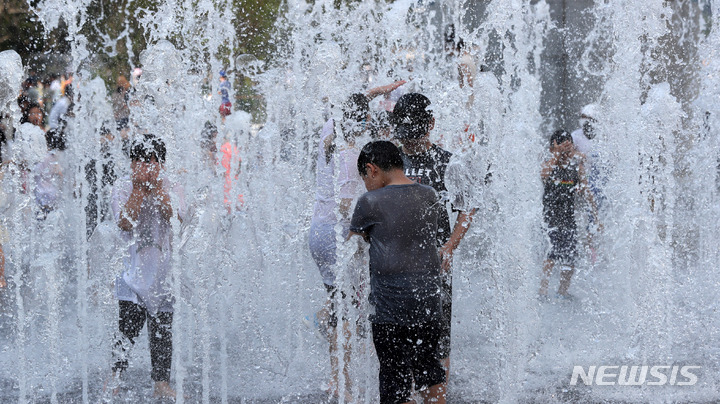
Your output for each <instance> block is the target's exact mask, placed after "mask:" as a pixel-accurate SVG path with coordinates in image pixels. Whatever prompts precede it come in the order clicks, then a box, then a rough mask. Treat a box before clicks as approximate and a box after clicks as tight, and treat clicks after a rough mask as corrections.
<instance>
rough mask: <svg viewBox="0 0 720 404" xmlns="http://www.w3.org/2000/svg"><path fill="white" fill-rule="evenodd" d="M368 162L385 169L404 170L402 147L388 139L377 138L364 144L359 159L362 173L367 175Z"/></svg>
mask: <svg viewBox="0 0 720 404" xmlns="http://www.w3.org/2000/svg"><path fill="white" fill-rule="evenodd" d="M368 163H370V164H375V165H376V166H378V167H379V168H380V169H381V170H383V171H390V170H393V169H400V170H402V169H403V167H404V166H403V161H402V156H401V155H400V149H398V148H397V146H395V144H393V143H392V142H388V141H387V140H376V141H374V142H370V143H368V144H366V145H365V146H363V148H362V150H360V155H359V156H358V161H357V167H358V172H359V173H360V175H362V176H365V175H367V167H365V166H366V165H367V164H368Z"/></svg>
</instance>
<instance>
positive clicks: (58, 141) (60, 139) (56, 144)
mask: <svg viewBox="0 0 720 404" xmlns="http://www.w3.org/2000/svg"><path fill="white" fill-rule="evenodd" d="M45 142H46V143H47V148H48V150H60V151H63V150H65V149H66V148H67V144H66V143H65V132H63V131H62V130H59V129H50V130H49V131H47V132H45Z"/></svg>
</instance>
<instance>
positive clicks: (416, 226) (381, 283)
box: [350, 141, 445, 403]
mask: <svg viewBox="0 0 720 404" xmlns="http://www.w3.org/2000/svg"><path fill="white" fill-rule="evenodd" d="M358 171H359V172H360V176H361V177H362V179H363V182H364V183H365V187H366V188H367V190H368V192H367V193H365V194H364V195H363V196H361V197H360V199H358V202H357V204H356V206H355V211H354V213H353V217H352V220H351V222H350V232H351V233H350V234H351V235H352V234H357V235H361V236H362V237H363V238H364V239H365V240H366V241H368V242H369V243H370V288H371V290H370V303H371V304H372V305H373V306H374V309H375V312H374V314H373V315H372V316H371V318H370V321H371V322H372V330H373V343H374V345H375V350H376V352H377V355H378V360H379V362H380V375H379V381H380V402H381V403H405V402H409V401H410V397H411V394H412V386H413V382H414V384H415V387H416V388H417V389H418V390H420V391H421V393H422V395H423V398H424V400H425V402H433V403H444V402H445V391H444V388H443V386H442V384H443V383H444V382H445V371H444V369H443V367H442V364H441V361H440V358H439V355H438V345H439V343H440V337H441V335H440V332H439V330H440V324H441V321H442V305H441V299H440V277H441V271H442V269H441V265H440V258H439V255H438V250H437V242H436V237H437V222H438V212H439V209H440V204H439V203H438V196H437V193H436V192H435V190H434V189H432V188H431V187H429V186H425V185H421V184H417V183H415V182H414V181H412V180H410V179H409V178H408V177H406V176H405V173H404V172H403V161H402V156H401V155H400V151H399V150H398V148H397V147H396V146H395V145H393V144H392V143H390V142H387V141H376V142H371V143H368V144H366V145H365V147H363V149H362V151H361V152H360V156H359V157H358Z"/></svg>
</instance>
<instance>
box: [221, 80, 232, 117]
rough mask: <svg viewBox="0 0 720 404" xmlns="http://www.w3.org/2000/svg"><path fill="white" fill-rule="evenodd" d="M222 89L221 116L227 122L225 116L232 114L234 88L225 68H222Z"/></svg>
mask: <svg viewBox="0 0 720 404" xmlns="http://www.w3.org/2000/svg"><path fill="white" fill-rule="evenodd" d="M219 87H220V90H219V91H218V94H220V98H221V100H220V116H221V117H222V121H223V123H224V122H225V118H226V117H227V116H228V115H230V114H232V103H231V102H230V90H232V85H231V84H230V82H229V81H228V78H227V73H226V72H225V70H220V86H219Z"/></svg>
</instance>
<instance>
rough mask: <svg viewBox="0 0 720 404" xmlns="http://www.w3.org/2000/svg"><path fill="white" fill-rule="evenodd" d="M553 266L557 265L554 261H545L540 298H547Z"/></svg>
mask: <svg viewBox="0 0 720 404" xmlns="http://www.w3.org/2000/svg"><path fill="white" fill-rule="evenodd" d="M553 266H555V263H554V262H553V261H552V260H545V263H544V264H543V274H542V278H541V279H540V291H539V292H538V293H539V294H540V296H547V294H548V284H549V283H550V275H551V274H552V269H553Z"/></svg>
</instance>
